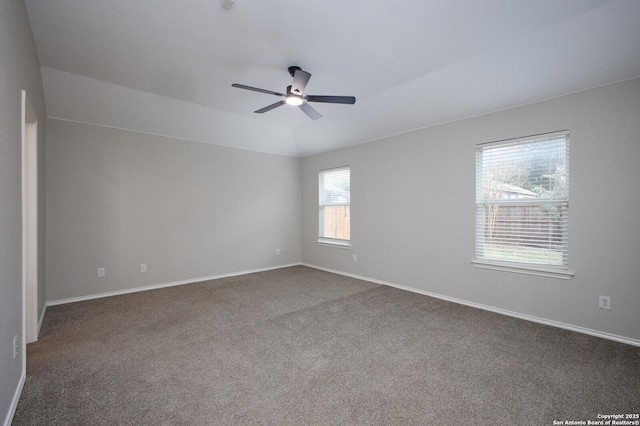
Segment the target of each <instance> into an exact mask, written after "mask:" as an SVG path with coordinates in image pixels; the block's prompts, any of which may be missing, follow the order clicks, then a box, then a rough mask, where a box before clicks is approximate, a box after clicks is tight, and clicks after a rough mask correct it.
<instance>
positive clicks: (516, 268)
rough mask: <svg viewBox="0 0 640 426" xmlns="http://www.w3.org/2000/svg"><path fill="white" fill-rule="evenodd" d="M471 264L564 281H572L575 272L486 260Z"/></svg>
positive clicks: (478, 260) (477, 260) (476, 260)
mask: <svg viewBox="0 0 640 426" xmlns="http://www.w3.org/2000/svg"><path fill="white" fill-rule="evenodd" d="M471 264H472V265H473V266H475V267H476V268H483V269H493V270H496V271H506V272H514V273H517V274H527V275H536V276H539V277H548V278H559V279H563V280H568V279H571V277H573V272H571V271H569V270H568V269H554V268H545V267H543V266H541V267H535V266H531V265H523V264H517V263H516V264H508V263H501V262H492V261H488V260H484V259H475V260H472V261H471Z"/></svg>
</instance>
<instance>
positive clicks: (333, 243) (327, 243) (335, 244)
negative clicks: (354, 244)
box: [316, 239, 351, 249]
mask: <svg viewBox="0 0 640 426" xmlns="http://www.w3.org/2000/svg"><path fill="white" fill-rule="evenodd" d="M316 243H317V244H318V245H319V246H329V247H338V248H344V249H351V241H341V240H324V239H319V240H318V241H316Z"/></svg>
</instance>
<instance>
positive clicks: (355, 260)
mask: <svg viewBox="0 0 640 426" xmlns="http://www.w3.org/2000/svg"><path fill="white" fill-rule="evenodd" d="M353 261H354V262H357V261H358V255H356V254H354V255H353Z"/></svg>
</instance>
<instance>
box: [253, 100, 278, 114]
mask: <svg viewBox="0 0 640 426" xmlns="http://www.w3.org/2000/svg"><path fill="white" fill-rule="evenodd" d="M284 103H285V102H284V101H279V102H276V103H275V104H271V105H269V106H266V107H264V108H260V109H259V110H257V111H253V112H255V113H256V114H262V113H263V112H267V111H271V110H272V109H274V108H278V107H279V106H282V105H284Z"/></svg>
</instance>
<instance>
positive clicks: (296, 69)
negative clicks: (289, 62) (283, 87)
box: [288, 65, 302, 77]
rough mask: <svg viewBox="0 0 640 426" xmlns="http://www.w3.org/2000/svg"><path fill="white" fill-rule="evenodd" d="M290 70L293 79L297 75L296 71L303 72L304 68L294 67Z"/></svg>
mask: <svg viewBox="0 0 640 426" xmlns="http://www.w3.org/2000/svg"><path fill="white" fill-rule="evenodd" d="M288 70H289V74H290V75H291V77H293V76H294V75H295V74H296V71H298V70H302V68H300V67H297V66H295V65H294V66H291V67H289V68H288Z"/></svg>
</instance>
